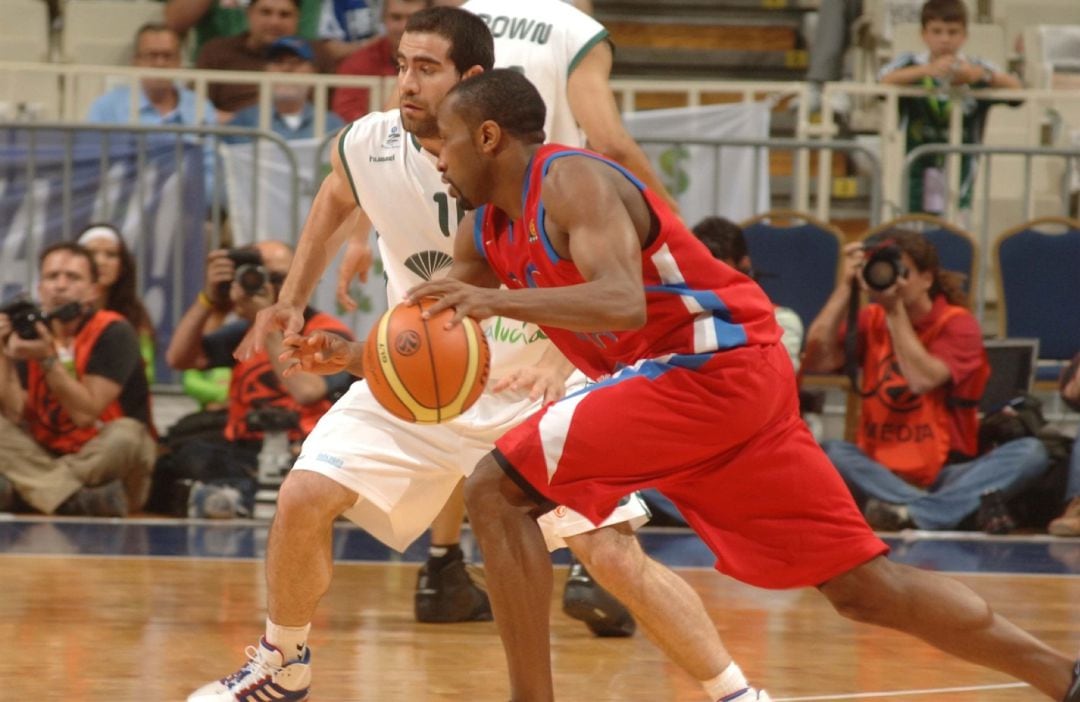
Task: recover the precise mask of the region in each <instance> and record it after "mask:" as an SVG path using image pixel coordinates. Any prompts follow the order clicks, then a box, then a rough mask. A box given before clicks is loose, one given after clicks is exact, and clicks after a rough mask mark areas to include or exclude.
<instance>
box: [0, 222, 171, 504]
mask: <svg viewBox="0 0 1080 702" xmlns="http://www.w3.org/2000/svg"><path fill="white" fill-rule="evenodd" d="M39 275H40V282H39V283H38V296H39V298H40V300H41V303H40V307H39V306H38V305H36V304H34V303H32V302H29V301H28V300H16V301H12V302H9V303H7V304H5V305H4V306H3V308H0V344H2V345H3V353H2V354H0V411H2V414H3V416H2V417H0V484H3V485H0V495H3V496H6V502H7V503H8V504H0V511H6V510H9V509H11V508H12V507H13V506H14V505H13V504H12V502H14V501H15V500H16V499H20V500H21V501H22V502H23V503H25V505H26V506H28V507H29V508H31V509H33V510H36V511H38V512H42V513H45V514H54V513H55V514H64V515H89V516H100V517H123V516H125V515H127V513H128V512H129V511H135V510H139V509H141V508H142V506H143V504H144V503H145V502H146V497H147V493H148V491H149V489H150V472H151V470H152V468H153V465H154V458H155V456H156V445H155V441H154V436H153V430H152V428H151V427H152V426H153V425H152V423H151V421H150V391H149V387H148V385H147V382H146V373H145V371H144V369H143V362H142V358H141V356H140V355H139V340H138V336H137V335H136V332H135V329H134V328H133V327H132V326H131V324H130V323H128V322H127V321H126V320H125V319H124V318H123V317H122V316H121V315H119V314H118V313H116V312H112V311H108V310H97V309H95V307H94V305H93V302H94V299H95V296H96V294H97V290H96V287H95V285H96V283H97V268H96V266H95V264H94V258H93V255H92V254H91V253H90V252H89V251H88V250H87V249H85V248H83V247H82V246H80V245H78V244H75V243H71V242H64V243H59V244H53V245H52V246H49V247H48V248H46V249H45V251H44V252H42V254H41V258H40V263H39Z"/></svg>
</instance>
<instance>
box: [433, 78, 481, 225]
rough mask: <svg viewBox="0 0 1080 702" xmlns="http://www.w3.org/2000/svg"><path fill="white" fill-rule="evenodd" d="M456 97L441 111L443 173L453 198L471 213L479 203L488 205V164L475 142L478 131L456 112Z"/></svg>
mask: <svg viewBox="0 0 1080 702" xmlns="http://www.w3.org/2000/svg"><path fill="white" fill-rule="evenodd" d="M456 102H457V98H456V97H455V96H450V97H449V98H447V99H446V100H444V101H443V103H442V106H441V107H440V108H439V115H438V127H439V138H440V139H441V140H442V148H441V149H440V150H439V163H438V168H439V172H440V173H442V179H443V182H445V183H447V184H448V185H449V186H450V189H449V190H450V194H451V195H452V196H453V197H455V198H457V200H458V202H459V203H460V204H461V206H462V207H463V208H465V209H467V210H472V209H475V203H480V204H483V203H484V202H487V199H486V197H487V193H488V192H489V191H488V189H487V187H486V184H487V182H488V181H489V180H490V178H488V176H487V167H486V166H485V164H486V163H487V160H486V158H485V156H484V155H483V154H481V153H480V151H479V149H477V148H476V143H475V141H474V130H473V129H472V128H471V127H470V126H469V124H468V123H467V122H466V121H465V120H464V119H462V118H461V116H460V115H459V114H458V113H457V112H456V111H455V110H454V104H455V103H456Z"/></svg>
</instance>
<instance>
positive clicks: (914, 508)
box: [803, 229, 1048, 531]
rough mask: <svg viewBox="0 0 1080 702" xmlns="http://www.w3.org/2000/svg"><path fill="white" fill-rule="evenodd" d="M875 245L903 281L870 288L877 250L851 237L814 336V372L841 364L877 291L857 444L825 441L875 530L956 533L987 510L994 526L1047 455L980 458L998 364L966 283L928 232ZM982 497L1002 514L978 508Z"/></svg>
mask: <svg viewBox="0 0 1080 702" xmlns="http://www.w3.org/2000/svg"><path fill="white" fill-rule="evenodd" d="M874 246H876V247H878V248H872V249H871V250H870V251H871V252H875V251H876V252H877V253H879V254H886V253H889V252H892V253H898V254H899V256H898V260H897V261H896V267H895V268H891V270H892V271H894V272H895V280H894V281H893V282H892V283H891V284H890V285H889V286H888V287H887V288H886V289H884V290H880V291H876V290H871V289H870V288H869V286H868V285H867V284H866V281H865V279H864V275H863V274H862V271H863V264H864V262H865V260H866V256H867V251H866V250H864V245H863V244H860V243H853V244H849V245H848V246H846V247H845V249H844V256H845V262H844V272H843V275H842V277H841V280H840V283H839V284H838V285H837V287H836V289H835V290H834V291H833V294H832V295H831V296H830V297H829V300H828V301H827V302H826V304H825V307H824V308H822V310H821V312H820V313H819V314H818V317H817V319H815V320H814V321H813V323H812V324H811V325H810V330H809V334H808V335H807V344H806V352H805V353H804V355H803V367H804V369H806V370H808V371H826V372H827V371H837V370H840V369H841V368H843V367H844V363H845V360H846V359H845V355H844V354H845V352H844V348H845V343H844V342H845V336H844V331H845V330H844V329H843V324H844V320H845V318H846V315H847V311H848V305H849V303H850V301H851V296H852V294H853V288H855V289H856V290H857V289H858V287H862V289H863V290H866V291H868V292H869V294H870V300H871V304H869V305H868V306H867V307H865V308H864V309H863V310H861V311H860V314H859V318H858V329H857V330H856V340H857V346H856V348H857V349H858V351H857V353H858V356H859V358H858V361H859V365H860V366H861V368H862V388H861V394H862V396H863V401H862V411H861V416H860V417H859V428H858V436H857V442H856V444H850V443H847V442H845V441H835V440H833V441H825V442H823V448H824V449H825V451H826V453H827V454H828V455H829V458H830V459H831V460H832V462H833V464H834V465H835V466H836V468H837V470H838V471H839V472H840V474H841V475H842V476H843V478H844V480H845V481H846V482H847V484H848V486H849V487H850V488H851V490H852V493H853V494H854V496H855V499H856V502H857V503H858V504H859V505H860V506H861V507H862V508H863V511H864V514H865V515H866V519H867V521H868V522H869V523H870V525H871V526H872V527H874V528H875V529H882V530H887V531H894V530H897V529H900V528H905V527H917V528H920V529H949V528H953V527H956V526H958V525H959V524H960V523H961V522H962V521H964V520H965V519H966V518H967V517H968V516H970V515H972V514H974V513H975V512H976V511H977V510H978V511H979V512H980V514H983V515H984V519H983V520H980V523H979V524H978V526H979V528H982V529H984V530H988V531H996V530H997V529H999V528H1000V525H1001V524H1002V523H1007V518H1006V517H1005V516H1004V515H1003V514H1001V512H1000V511H999V510H998V509H997V508H998V507H1000V509H1004V506H1003V500H1004V499H1005V498H1008V497H1011V496H1013V495H1015V494H1017V493H1018V492H1019V491H1020V490H1021V489H1023V488H1024V486H1026V485H1027V484H1028V483H1029V482H1031V481H1032V480H1034V479H1036V478H1038V477H1039V476H1040V475H1042V474H1043V473H1044V472H1045V471H1046V469H1047V465H1048V458H1047V454H1046V450H1045V449H1044V448H1043V445H1042V442H1040V441H1039V440H1038V439H1036V438H1033V437H1026V438H1022V439H1016V440H1014V441H1010V442H1007V443H1005V444H1002V445H1001V446H999V447H998V448H996V449H994V450H993V451H991V452H989V453H987V454H985V455H983V456H980V457H978V458H976V453H977V444H978V417H977V411H978V410H977V403H978V400H979V399H980V397H981V396H982V392H983V388H984V387H985V385H986V381H987V379H988V377H989V374H990V366H989V363H988V361H987V358H986V352H985V350H984V349H983V343H982V332H981V330H980V329H979V324H978V321H977V320H976V319H975V317H974V315H972V314H971V312H969V311H968V309H967V306H966V305H967V302H966V299H965V296H964V293H963V289H962V287H961V283H960V279H959V277H958V276H957V275H956V274H953V273H950V272H947V271H943V270H941V269H940V267H939V263H938V255H937V251H936V250H935V248H934V245H933V244H932V243H930V241H929V240H928V239H926V237H925V236H923V235H922V234H921V233H919V232H913V231H906V230H900V229H893V230H890V231H887V232H886V233H884V234H883V235H882V237H881V239H879V240H877V241H876V242H875V243H874ZM885 247H889V248H885ZM882 265H887V264H882ZM877 270H878V271H879V272H880V269H877ZM853 282H857V283H858V285H857V286H855V285H853ZM984 493H987V494H988V495H989V496H990V498H992V499H990V498H988V500H986V502H987V504H988V506H992V507H994V509H986V510H980V506H981V505H980V502H981V501H982V496H983V494H984Z"/></svg>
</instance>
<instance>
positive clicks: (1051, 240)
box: [994, 217, 1080, 381]
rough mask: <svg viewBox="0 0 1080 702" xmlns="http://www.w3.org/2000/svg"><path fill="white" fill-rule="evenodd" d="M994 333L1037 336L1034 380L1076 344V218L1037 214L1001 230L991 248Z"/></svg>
mask: <svg viewBox="0 0 1080 702" xmlns="http://www.w3.org/2000/svg"><path fill="white" fill-rule="evenodd" d="M994 260H995V263H996V264H997V289H998V300H999V302H1000V306H1001V307H1000V314H999V315H998V322H999V334H1000V336H1001V337H1002V338H1006V337H1036V338H1038V339H1039V359H1040V362H1039V369H1038V371H1037V374H1036V379H1037V380H1044V381H1047V380H1054V379H1056V378H1057V377H1058V374H1059V373H1060V369H1061V366H1062V365H1063V364H1064V363H1066V362H1068V360H1069V359H1071V358H1072V357H1073V356H1074V355H1075V354H1076V352H1077V351H1078V350H1080V302H1078V301H1080V275H1078V272H1080V220H1074V219H1066V218H1063V217H1042V218H1039V219H1034V220H1032V221H1030V222H1027V223H1025V224H1022V225H1020V226H1018V227H1014V228H1013V229H1010V230H1009V231H1006V232H1004V233H1003V234H1002V235H1001V236H1000V238H999V239H998V242H997V246H996V248H995V251H994Z"/></svg>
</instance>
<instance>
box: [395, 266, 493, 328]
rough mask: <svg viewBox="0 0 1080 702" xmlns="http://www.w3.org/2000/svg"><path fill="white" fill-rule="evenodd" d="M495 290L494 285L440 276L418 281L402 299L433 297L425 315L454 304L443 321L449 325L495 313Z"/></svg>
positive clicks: (430, 314) (411, 299)
mask: <svg viewBox="0 0 1080 702" xmlns="http://www.w3.org/2000/svg"><path fill="white" fill-rule="evenodd" d="M498 294H499V290H498V289H496V288H481V287H477V286H475V285H469V284H468V283H463V282H461V281H460V280H455V279H453V278H443V279H442V280H430V281H428V282H426V283H421V284H420V285H417V286H416V287H415V288H413V289H412V290H409V292H408V293H407V295H406V298H405V301H406V302H407V303H408V304H409V305H415V304H416V303H417V301H419V300H420V299H422V298H425V297H433V298H435V303H434V304H432V305H431V306H430V307H428V308H427V309H426V310H424V315H423V316H424V319H431V318H432V317H434V316H435V315H436V314H438V313H439V312H441V311H442V310H445V309H447V308H453V310H454V317H453V319H451V320H450V321H449V322H448V323H447V324H446V328H447V329H449V328H451V327H454V326H457V325H458V324H460V323H461V320H463V319H465V318H466V317H472V318H473V319H476V320H481V319H487V318H488V317H491V316H493V315H495V314H497V312H496V311H495V307H494V303H495V300H496V299H497V296H498Z"/></svg>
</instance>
